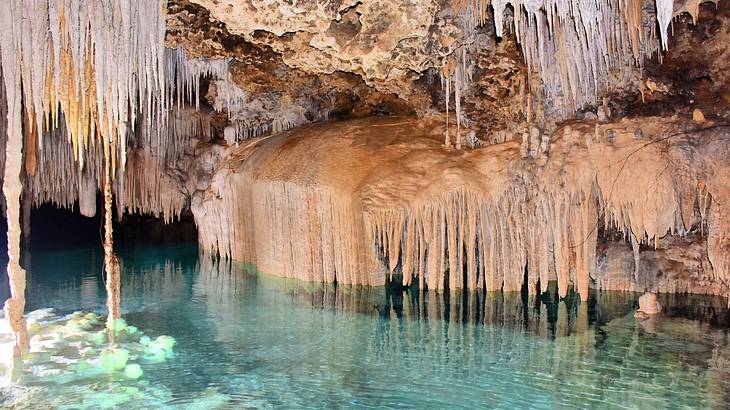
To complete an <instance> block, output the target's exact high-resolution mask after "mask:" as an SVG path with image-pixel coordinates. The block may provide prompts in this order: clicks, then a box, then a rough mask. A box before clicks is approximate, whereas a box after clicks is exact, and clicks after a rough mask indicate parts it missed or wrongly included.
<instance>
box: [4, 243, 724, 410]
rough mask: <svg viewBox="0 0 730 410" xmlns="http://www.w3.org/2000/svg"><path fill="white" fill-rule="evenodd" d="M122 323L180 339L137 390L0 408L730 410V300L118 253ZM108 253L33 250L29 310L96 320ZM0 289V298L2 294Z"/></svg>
mask: <svg viewBox="0 0 730 410" xmlns="http://www.w3.org/2000/svg"><path fill="white" fill-rule="evenodd" d="M120 256H121V259H122V265H123V266H122V268H123V273H122V278H123V279H122V297H123V301H122V303H123V308H124V317H125V319H126V320H127V321H128V322H129V323H130V324H133V325H136V326H138V327H140V329H141V330H143V331H144V332H145V333H146V334H149V335H151V336H154V335H159V334H166V335H171V336H173V337H174V338H175V339H177V345H176V346H175V351H176V356H175V358H173V359H172V360H170V361H168V362H165V363H162V364H155V365H144V364H143V366H142V367H143V369H144V372H145V373H144V376H143V377H142V378H141V379H140V380H124V379H119V378H101V379H99V378H97V379H90V380H86V381H84V382H83V383H75V384H71V385H69V384H61V383H55V382H53V381H52V380H49V381H48V382H46V383H40V384H38V383H34V384H32V385H24V384H23V383H20V384H19V385H14V386H10V385H8V384H6V385H4V386H3V387H2V390H0V393H2V396H0V407H2V406H9V405H10V404H16V405H17V404H18V403H24V404H25V406H26V407H28V408H41V407H47V406H50V405H52V406H54V407H60V406H63V405H67V406H69V407H70V408H83V407H90V408H98V407H100V406H101V407H103V406H104V405H108V406H114V405H118V406H124V407H125V408H128V409H132V408H158V407H174V408H196V409H197V408H343V407H350V408H418V409H424V408H433V409H444V408H464V409H473V408H504V409H515V408H642V409H647V408H727V407H728V406H729V405H730V377H729V376H730V362H729V360H730V354H728V332H727V326H728V324H730V319H729V317H730V316H728V312H727V310H726V309H725V307H724V306H725V304H726V302H725V301H724V300H722V299H719V298H712V297H696V296H695V297H690V296H674V297H671V298H670V297H668V296H663V297H661V298H660V300H661V302H662V303H663V304H664V305H665V306H666V308H665V312H664V314H663V315H662V316H661V317H659V318H658V319H656V320H653V321H649V322H644V323H639V322H637V321H636V320H635V319H634V318H633V310H634V309H635V306H636V304H637V303H636V301H637V299H638V295H635V294H632V293H618V292H603V293H596V292H594V293H593V294H592V295H591V298H590V300H589V301H588V302H584V303H581V302H580V301H579V300H578V298H577V297H575V296H569V297H568V298H567V299H566V300H565V301H558V300H557V297H556V296H555V294H554V292H552V293H549V294H546V295H543V296H542V297H539V298H535V297H527V295H523V294H520V293H516V294H500V293H479V292H475V293H458V294H453V293H452V294H450V295H444V294H436V293H432V292H418V291H402V290H396V289H386V288H364V287H345V286H334V285H319V284H308V283H303V282H299V281H294V280H283V279H278V278H273V277H271V276H268V275H264V274H260V273H256V272H255V271H254V269H252V267H250V266H248V267H247V266H244V265H242V264H235V263H234V264H230V263H225V262H221V263H215V262H213V261H211V260H209V259H208V258H205V257H203V258H199V257H198V253H197V249H196V248H195V247H194V246H178V247H166V248H159V247H136V248H129V249H125V250H123V251H121V252H120ZM101 258H102V252H101V249H98V248H79V249H74V250H56V251H49V252H40V251H34V252H33V253H32V254H31V255H30V260H29V261H28V264H29V269H28V276H29V285H28V292H27V296H28V311H30V310H33V309H38V308H44V307H53V308H54V309H55V310H56V311H57V312H60V313H70V312H73V311H76V310H83V311H96V312H99V313H103V309H104V297H105V296H104V283H103V280H102V275H101V270H102V259H101ZM3 292H5V290H2V291H0V298H3V295H4V293H3Z"/></svg>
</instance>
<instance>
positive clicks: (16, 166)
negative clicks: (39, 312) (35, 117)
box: [0, 12, 28, 356]
mask: <svg viewBox="0 0 730 410" xmlns="http://www.w3.org/2000/svg"><path fill="white" fill-rule="evenodd" d="M1 14H2V16H1V17H0V24H2V26H3V27H5V31H6V32H7V31H9V32H12V31H14V28H15V24H14V23H15V22H14V21H12V19H10V18H9V17H10V14H11V13H7V12H4V13H1ZM8 37H9V36H2V35H0V63H1V64H2V69H3V70H2V71H3V80H4V82H5V98H4V100H5V102H6V103H7V140H6V143H5V170H4V176H3V194H4V195H5V201H6V204H7V218H8V267H7V272H8V279H9V282H10V298H9V299H8V300H6V301H5V306H4V310H5V318H6V320H7V321H8V322H9V324H10V328H11V329H12V331H13V340H14V347H13V354H14V355H15V356H19V355H20V354H21V352H22V351H23V350H25V349H27V348H28V329H27V326H26V323H25V319H24V318H23V311H24V310H25V270H24V269H23V268H21V267H20V235H21V233H20V195H21V192H22V190H23V185H22V181H21V179H20V173H21V171H22V168H23V154H22V146H23V135H22V126H21V123H22V116H23V114H22V105H21V100H22V96H21V87H20V70H19V67H18V66H17V65H11V64H7V65H6V64H4V63H5V62H7V61H13V60H14V59H16V58H17V47H18V45H17V43H16V42H15V41H14V40H15V39H14V38H8Z"/></svg>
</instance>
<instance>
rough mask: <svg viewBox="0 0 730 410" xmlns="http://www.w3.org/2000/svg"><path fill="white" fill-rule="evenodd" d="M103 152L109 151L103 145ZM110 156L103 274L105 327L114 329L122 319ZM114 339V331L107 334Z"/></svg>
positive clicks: (107, 158) (106, 170) (107, 157)
mask: <svg viewBox="0 0 730 410" xmlns="http://www.w3.org/2000/svg"><path fill="white" fill-rule="evenodd" d="M104 145H105V150H108V149H111V147H110V146H109V144H106V143H105V144H104ZM110 157H111V155H105V157H104V158H105V160H104V272H105V273H106V282H105V283H106V309H107V315H108V316H107V327H108V328H109V329H114V321H115V320H117V319H119V318H120V317H122V313H121V294H120V284H121V275H120V269H119V259H117V256H116V255H115V254H114V237H113V228H112V177H111V172H112V165H111V160H110ZM109 335H110V337H111V338H112V340H111V341H112V342H113V337H114V331H113V330H112V331H110V332H109Z"/></svg>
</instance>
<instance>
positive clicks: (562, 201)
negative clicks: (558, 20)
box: [192, 118, 730, 298]
mask: <svg viewBox="0 0 730 410" xmlns="http://www.w3.org/2000/svg"><path fill="white" fill-rule="evenodd" d="M729 132H730V128H728V127H727V126H724V125H715V126H712V125H708V126H706V127H699V126H697V125H696V124H694V123H693V122H691V121H690V120H688V119H683V120H682V119H677V120H667V119H663V118H642V119H636V120H623V121H619V122H613V123H598V122H592V123H587V122H583V123H572V124H567V125H564V126H562V127H561V128H559V129H558V130H557V131H556V132H555V134H554V135H553V136H552V137H551V140H552V141H553V143H552V145H551V147H550V152H549V156H548V153H547V152H545V151H544V150H543V149H542V148H540V147H539V146H538V147H537V148H536V149H535V151H536V154H535V157H536V158H534V159H533V158H531V157H530V156H529V155H528V159H523V157H522V155H521V151H522V149H521V146H520V145H521V144H520V143H519V142H518V141H510V142H506V143H502V144H497V145H492V146H488V147H484V148H478V149H473V150H466V151H463V150H453V149H450V150H445V149H444V148H443V147H442V146H441V141H440V136H441V135H442V134H443V124H441V123H438V122H431V123H428V122H424V121H422V120H415V119H412V118H394V119H388V120H385V119H384V120H372V119H371V120H360V121H356V122H350V123H337V124H327V125H322V126H311V127H306V128H303V129H301V130H299V131H293V132H289V133H283V134H279V135H275V136H271V137H268V138H264V139H261V140H254V141H251V142H250V143H248V144H245V145H241V146H240V147H236V148H232V149H231V150H230V152H229V153H228V154H227V155H226V157H225V159H224V160H223V162H222V164H221V166H220V169H219V171H218V172H216V174H215V175H214V177H213V179H212V182H211V185H210V188H208V189H207V190H205V191H200V192H199V193H197V194H196V195H195V196H194V198H193V202H192V210H193V213H194V215H195V219H196V223H197V224H198V227H199V240H200V243H201V246H203V247H204V249H207V250H209V251H212V252H214V253H217V254H220V255H221V256H222V257H226V258H227V257H231V258H233V259H236V260H244V261H250V262H254V263H256V264H257V266H258V267H259V268H260V269H261V270H262V271H264V272H268V273H272V274H275V275H279V276H285V277H297V278H302V279H306V280H315V281H324V282H337V283H346V284H364V285H383V284H385V282H386V280H388V279H389V278H391V277H392V276H393V275H394V274H397V275H398V277H399V279H398V280H400V281H402V283H403V284H404V285H410V284H418V285H419V286H421V287H427V288H429V289H447V288H448V289H462V288H469V289H483V288H486V289H487V290H500V289H502V290H505V291H515V290H520V289H521V287H522V286H523V284H525V285H527V286H528V288H529V290H530V291H531V292H537V291H544V290H545V289H547V284H548V281H551V280H557V282H558V288H559V293H560V295H561V296H564V295H565V294H566V292H567V290H568V288H569V287H573V288H575V289H576V290H577V291H578V292H579V293H580V294H581V296H582V297H583V298H585V297H587V292H588V288H589V286H590V285H591V284H592V283H593V284H594V285H598V286H599V287H602V288H605V289H630V288H632V286H631V282H630V281H629V282H620V283H619V282H610V281H607V280H602V277H599V276H598V274H599V271H598V270H597V268H596V260H597V259H596V258H597V256H596V255H597V254H596V247H597V241H598V236H599V233H601V234H605V233H617V234H619V235H621V236H622V237H623V239H625V240H626V241H627V242H629V243H630V244H631V246H632V247H633V249H634V259H633V260H634V261H635V263H640V262H639V261H640V248H641V247H642V246H658V245H657V243H658V242H659V240H660V238H665V237H667V238H668V237H673V236H676V237H680V238H681V237H684V236H685V235H687V233H689V232H692V231H695V230H697V229H702V230H703V232H705V236H704V237H702V238H700V239H697V241H700V242H702V245H701V246H703V248H702V249H703V251H704V252H706V253H707V258H708V259H709V261H710V263H709V264H706V265H705V266H704V268H703V269H702V272H709V271H711V272H713V273H712V274H710V277H711V279H710V280H709V281H707V280H706V281H704V282H703V283H702V284H700V283H701V282H702V281H701V280H700V279H699V278H697V280H695V281H690V282H692V283H690V284H689V285H685V287H683V288H684V289H685V290H687V289H689V290H695V291H696V290H699V289H700V286H704V288H703V289H705V292H706V293H714V294H721V295H725V294H727V290H728V289H727V276H726V275H727V272H728V263H727V251H726V249H727V247H728V244H730V242H729V240H730V237H728V235H726V233H725V232H726V231H727V219H724V218H723V217H722V215H723V214H724V212H725V211H724V208H723V203H722V201H721V200H718V199H716V198H722V197H723V196H724V195H725V192H726V191H725V190H726V189H727V180H726V178H727V175H730V163H729V162H728V161H727V158H728V154H730V145H729V144H728V142H729V139H728V137H729V136H730V134H729ZM536 143H537V144H540V140H538V141H536ZM530 149H531V148H530ZM705 244H706V245H705ZM705 249H706V250H705ZM677 259H679V260H682V259H683V257H681V256H679V257H677ZM637 266H638V265H637ZM623 270H624V271H625V270H626V269H623ZM603 272H605V269H604V271H603ZM638 272H639V271H638V268H636V267H634V269H633V270H632V273H633V274H634V280H635V281H637V282H638V281H639V277H638ZM597 279H598V280H597ZM538 283H539V287H538ZM695 286H696V287H695ZM675 289H682V288H675ZM664 290H665V289H664Z"/></svg>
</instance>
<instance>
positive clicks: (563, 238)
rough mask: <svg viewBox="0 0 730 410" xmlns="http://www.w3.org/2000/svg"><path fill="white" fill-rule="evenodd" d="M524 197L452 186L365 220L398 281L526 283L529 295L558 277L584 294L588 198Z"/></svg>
mask: <svg viewBox="0 0 730 410" xmlns="http://www.w3.org/2000/svg"><path fill="white" fill-rule="evenodd" d="M525 195H526V191H524V190H520V189H516V190H507V191H505V192H504V194H503V195H502V196H501V197H498V198H485V197H483V196H481V195H478V194H473V193H468V192H464V191H456V192H452V193H450V194H448V195H445V196H444V197H442V198H440V199H439V200H438V201H432V202H428V203H423V204H422V205H421V206H417V207H415V208H412V209H410V210H396V211H394V210H387V211H377V212H371V213H369V214H368V215H367V216H366V218H365V221H366V225H367V226H368V227H369V228H368V234H369V236H370V237H371V238H372V240H373V241H374V242H375V244H376V246H377V247H378V249H380V250H381V252H382V254H383V255H385V256H386V264H387V265H388V268H389V270H390V272H391V274H392V273H393V272H395V271H400V272H402V275H403V278H402V280H403V284H404V285H411V284H417V285H418V286H419V287H420V288H428V289H436V290H442V289H451V290H455V289H472V290H475V289H486V290H488V291H498V290H504V291H519V290H520V289H521V288H522V286H523V284H527V285H528V288H529V290H530V293H535V292H544V291H545V290H546V289H547V285H548V281H552V280H557V281H558V287H559V290H560V294H561V296H565V294H566V293H567V290H568V288H569V287H574V288H575V289H576V290H577V291H579V292H580V293H581V295H583V296H585V295H587V294H588V284H589V275H590V274H591V273H592V272H593V271H594V269H595V249H596V238H597V231H596V230H592V229H591V228H592V227H593V226H594V225H593V224H594V222H595V220H596V218H597V215H596V208H595V205H594V201H592V200H591V199H589V198H585V197H583V195H582V194H570V193H566V194H564V195H562V194H561V195H545V196H544V198H543V199H544V200H542V201H534V202H530V201H528V200H527V198H526V196H525ZM526 267H527V268H528V275H527V276H526V275H525V268H526ZM525 280H526V282H525ZM538 283H539V285H540V288H539V289H538V286H537V285H538Z"/></svg>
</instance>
